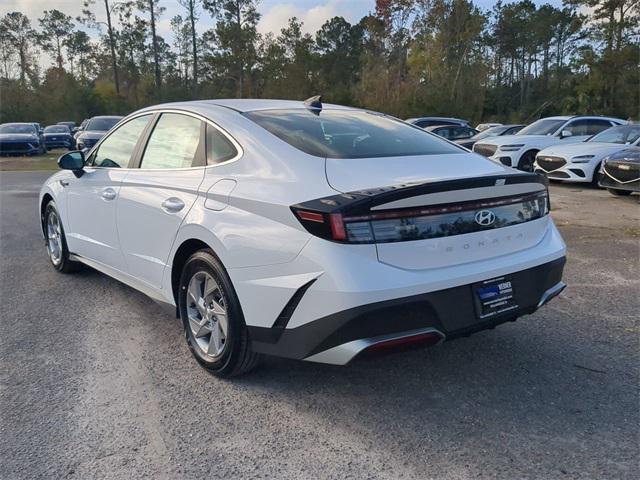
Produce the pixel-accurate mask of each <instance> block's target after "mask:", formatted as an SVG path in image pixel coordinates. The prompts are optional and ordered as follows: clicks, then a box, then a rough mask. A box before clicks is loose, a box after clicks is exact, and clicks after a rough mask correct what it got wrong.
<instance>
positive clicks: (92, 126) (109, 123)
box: [86, 117, 120, 132]
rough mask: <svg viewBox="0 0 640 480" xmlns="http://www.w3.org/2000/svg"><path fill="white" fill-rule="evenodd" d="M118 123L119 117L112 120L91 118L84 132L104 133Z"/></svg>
mask: <svg viewBox="0 0 640 480" xmlns="http://www.w3.org/2000/svg"><path fill="white" fill-rule="evenodd" d="M119 121H120V117H114V118H92V119H91V120H89V123H88V124H87V128H86V130H92V131H97V132H106V131H107V130H109V129H110V128H111V127H113V126H114V125H115V124H116V123H118V122H119Z"/></svg>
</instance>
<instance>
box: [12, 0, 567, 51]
mask: <svg viewBox="0 0 640 480" xmlns="http://www.w3.org/2000/svg"><path fill="white" fill-rule="evenodd" d="M112 1H113V0H112ZM82 3H83V1H82V0H45V1H43V0H0V15H4V14H5V13H7V12H12V11H19V12H22V13H24V14H25V15H27V16H28V17H29V18H30V19H31V23H32V25H34V26H37V18H38V17H41V16H42V12H43V10H45V9H47V10H51V9H58V10H60V11H62V12H64V13H66V14H67V15H71V16H72V17H74V18H75V17H76V16H78V15H79V14H80V12H81V10H82ZM474 3H475V4H476V5H477V6H479V7H481V8H483V9H490V8H491V7H492V6H493V4H494V3H495V2H493V1H488V0H476V1H475V2H474ZM505 3H508V2H505ZM534 3H536V4H543V3H550V4H552V5H555V6H560V5H561V4H562V1H561V0H546V1H539V0H534ZM159 4H160V5H161V6H163V7H165V8H166V10H165V12H164V14H163V15H162V17H161V19H160V21H159V23H158V34H159V35H160V36H162V37H164V39H165V40H166V41H167V42H169V43H171V42H172V39H173V38H172V37H173V36H172V33H171V27H170V21H171V18H172V17H173V16H175V15H178V14H182V15H183V16H184V15H185V11H184V8H183V7H181V6H180V5H179V4H178V2H177V1H175V0H160V2H159ZM103 10H104V6H103V3H102V0H97V2H96V5H95V6H94V7H93V11H94V12H95V13H96V15H97V16H98V19H99V20H102V19H104V18H103V17H104V14H103V13H102V11H103ZM374 10H375V0H262V1H260V2H259V4H258V11H259V12H260V14H261V19H260V23H259V24H258V31H259V32H260V33H268V32H273V33H274V34H278V33H279V32H280V29H281V28H283V27H284V26H285V25H286V24H287V21H288V20H289V18H291V17H294V16H295V17H298V19H299V20H301V21H302V22H303V31H304V32H309V33H314V32H315V31H316V30H318V29H319V28H320V26H321V25H322V24H323V23H324V22H325V21H326V20H328V19H330V18H332V17H335V16H337V15H339V16H342V17H344V18H345V19H346V20H347V21H348V22H350V23H355V22H357V21H359V20H360V18H362V17H363V16H365V15H367V14H368V13H370V12H373V11H374ZM212 26H213V20H212V19H211V18H210V17H209V15H208V14H207V13H206V12H202V14H201V18H200V20H199V22H198V25H197V30H198V31H199V32H200V33H202V32H204V31H205V30H208V29H209V28H211V27H212ZM87 33H90V34H92V32H91V31H88V32H87Z"/></svg>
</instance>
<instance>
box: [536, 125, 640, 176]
mask: <svg viewBox="0 0 640 480" xmlns="http://www.w3.org/2000/svg"><path fill="white" fill-rule="evenodd" d="M630 145H635V146H637V145H640V124H631V125H620V126H618V127H611V128H609V129H607V130H605V131H604V132H600V133H598V134H597V135H594V136H593V137H591V138H589V139H587V140H586V141H585V142H580V143H571V144H569V145H564V144H561V145H554V146H553V147H549V148H545V149H544V150H541V151H540V153H538V155H536V162H535V164H534V171H536V172H538V173H544V174H546V175H547V176H548V177H549V178H552V179H554V180H561V181H564V182H593V183H594V184H596V185H597V184H598V180H599V172H600V163H601V162H602V160H603V159H604V158H605V157H607V156H609V155H612V154H614V153H617V152H619V151H621V150H625V149H627V148H628V147H629V146H630Z"/></svg>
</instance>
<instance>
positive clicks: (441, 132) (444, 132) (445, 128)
mask: <svg viewBox="0 0 640 480" xmlns="http://www.w3.org/2000/svg"><path fill="white" fill-rule="evenodd" d="M425 130H427V131H428V132H431V133H435V134H436V135H438V136H439V137H444V138H446V139H447V140H451V141H454V140H467V139H469V138H471V137H473V136H474V135H477V134H478V133H480V132H478V130H476V129H475V128H471V127H469V126H467V125H436V126H433V127H426V128H425Z"/></svg>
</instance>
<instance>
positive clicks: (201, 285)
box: [186, 271, 229, 358]
mask: <svg viewBox="0 0 640 480" xmlns="http://www.w3.org/2000/svg"><path fill="white" fill-rule="evenodd" d="M186 303H187V317H188V320H189V328H190V329H191V333H192V335H193V339H194V341H195V344H196V345H197V346H198V348H199V349H200V350H201V352H202V353H203V354H204V355H206V356H207V357H212V358H217V357H220V355H222V353H223V352H224V349H225V345H226V343H227V335H228V331H229V322H228V318H227V309H226V305H225V300H224V295H223V291H222V288H221V287H220V285H219V284H218V282H216V280H215V279H214V278H213V276H211V275H210V274H209V273H207V272H204V271H200V272H197V273H195V274H194V275H193V276H192V277H191V280H190V281H189V286H188V287H187V302H186Z"/></svg>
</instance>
